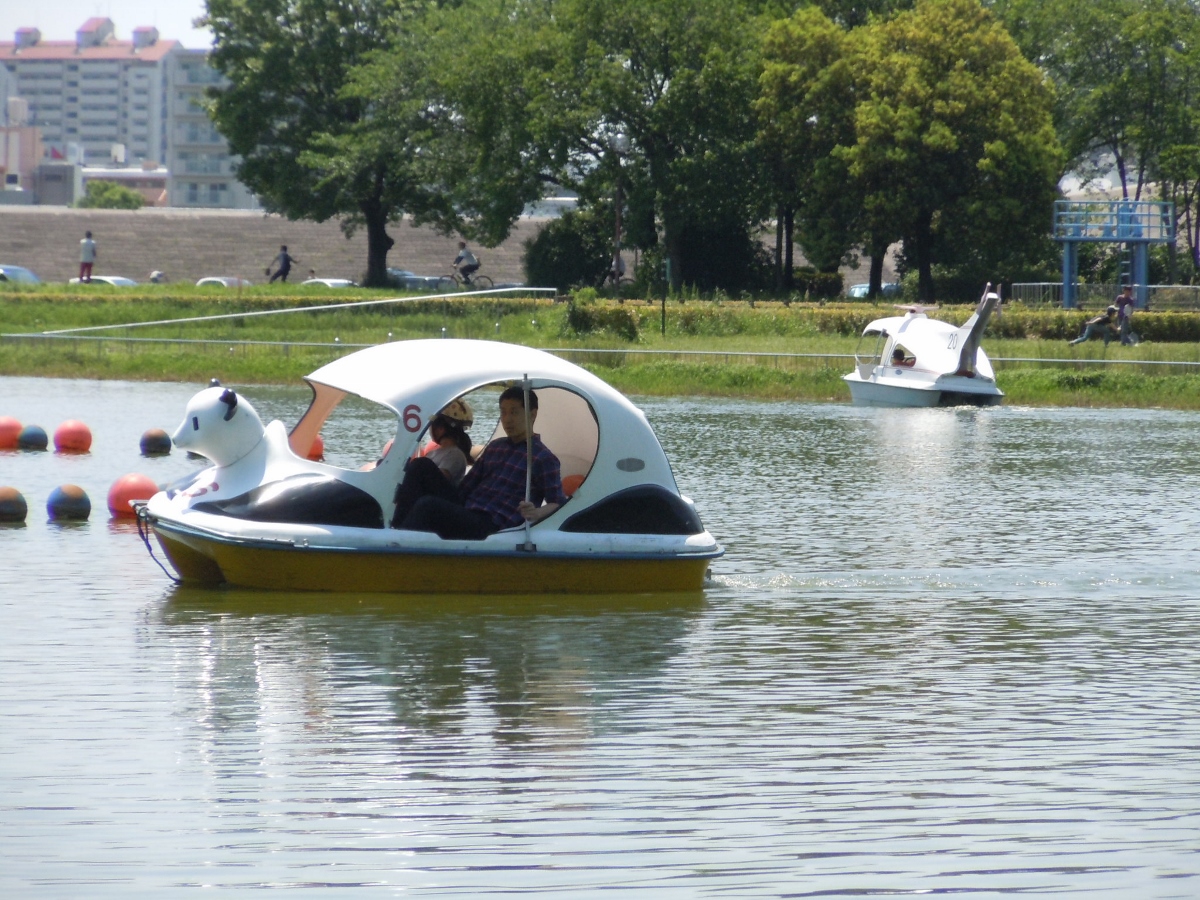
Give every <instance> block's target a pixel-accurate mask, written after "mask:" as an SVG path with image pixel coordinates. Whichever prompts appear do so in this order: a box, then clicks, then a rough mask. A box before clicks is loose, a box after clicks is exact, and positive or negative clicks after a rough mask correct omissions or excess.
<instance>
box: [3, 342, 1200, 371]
mask: <svg viewBox="0 0 1200 900" xmlns="http://www.w3.org/2000/svg"><path fill="white" fill-rule="evenodd" d="M21 342H29V343H38V342H58V343H63V342H68V343H73V344H75V345H76V346H77V348H78V349H81V350H82V349H83V348H84V347H86V348H88V351H89V352H91V353H94V354H96V355H97V356H99V355H102V354H104V353H107V352H109V351H110V350H115V351H117V352H126V353H133V352H136V350H137V349H138V348H139V347H144V346H147V345H152V344H157V345H162V346H166V347H174V348H176V349H177V350H179V351H181V352H189V351H194V352H200V353H210V354H212V353H219V354H221V355H228V354H230V353H234V354H239V355H245V354H255V353H278V354H280V355H281V356H285V357H286V356H290V355H291V353H292V351H293V350H295V351H312V350H328V351H330V356H329V358H330V359H334V358H336V357H337V356H340V355H342V354H344V353H346V352H347V351H352V350H361V349H363V348H364V347H372V346H375V345H374V344H357V343H349V342H332V343H322V342H316V341H222V340H217V339H213V338H137V337H117V336H115V335H104V336H100V335H90V334H89V335H78V334H44V333H32V334H0V344H3V343H21ZM541 349H542V350H544V351H545V352H546V353H552V354H554V355H555V356H559V357H562V358H563V359H566V360H569V361H572V362H575V363H577V364H580V365H588V364H590V365H603V366H610V367H620V366H625V365H629V364H631V363H635V362H640V361H643V360H648V359H655V360H664V359H665V360H674V361H677V362H703V363H716V364H721V365H755V366H770V367H772V368H776V369H788V370H793V371H804V370H813V369H836V370H838V371H843V372H849V371H850V370H851V369H852V368H853V367H854V354H853V353H755V352H749V351H738V350H730V351H722V350H639V349H615V350H606V349H593V348H588V347H543V348H541ZM989 358H990V359H991V362H992V364H993V366H995V368H997V369H1004V368H1009V367H1019V366H1038V367H1047V368H1076V369H1086V368H1091V367H1094V366H1116V367H1118V368H1130V367H1141V368H1142V369H1143V370H1144V371H1146V372H1163V371H1164V370H1168V369H1175V370H1179V371H1187V372H1200V361H1189V360H1144V359H1143V360H1139V359H1103V358H1101V359H1073V358H1069V357H1068V358H1059V357H1045V358H1042V357H1023V356H1014V357H1004V356H999V357H997V356H992V357H989Z"/></svg>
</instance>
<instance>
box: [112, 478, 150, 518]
mask: <svg viewBox="0 0 1200 900" xmlns="http://www.w3.org/2000/svg"><path fill="white" fill-rule="evenodd" d="M157 493H158V485H156V484H155V483H154V479H152V478H150V477H149V476H147V475H139V474H138V473H137V472H131V473H130V474H128V475H122V476H121V477H120V478H118V479H117V480H116V481H114V482H113V484H112V487H110V488H109V489H108V511H109V512H110V513H112V514H113V517H114V518H117V519H136V518H137V513H136V512H134V510H133V507H132V506H131V505H130V503H131V502H132V501H134V500H149V499H150V498H151V497H153V496H154V495H155V494H157Z"/></svg>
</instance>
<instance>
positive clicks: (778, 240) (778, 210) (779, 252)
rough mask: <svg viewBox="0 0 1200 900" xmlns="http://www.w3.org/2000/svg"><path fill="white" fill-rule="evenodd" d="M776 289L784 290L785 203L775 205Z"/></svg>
mask: <svg viewBox="0 0 1200 900" xmlns="http://www.w3.org/2000/svg"><path fill="white" fill-rule="evenodd" d="M775 290H776V291H782V290H783V204H782V203H779V204H777V205H776V206H775Z"/></svg>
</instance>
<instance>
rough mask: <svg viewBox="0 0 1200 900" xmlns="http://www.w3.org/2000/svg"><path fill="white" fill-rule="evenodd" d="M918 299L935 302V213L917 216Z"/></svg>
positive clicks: (923, 301)
mask: <svg viewBox="0 0 1200 900" xmlns="http://www.w3.org/2000/svg"><path fill="white" fill-rule="evenodd" d="M913 242H914V243H915V244H916V248H915V249H916V251H917V252H916V257H917V299H918V300H920V301H921V302H922V303H932V302H933V214H932V213H930V212H922V213H921V214H920V216H919V217H918V218H917V233H916V235H915V236H914V239H913Z"/></svg>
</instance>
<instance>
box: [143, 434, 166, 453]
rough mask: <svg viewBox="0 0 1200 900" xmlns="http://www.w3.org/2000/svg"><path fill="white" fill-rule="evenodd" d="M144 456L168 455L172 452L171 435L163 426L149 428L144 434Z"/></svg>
mask: <svg viewBox="0 0 1200 900" xmlns="http://www.w3.org/2000/svg"><path fill="white" fill-rule="evenodd" d="M140 446H141V449H142V456H167V455H168V454H169V453H170V452H171V436H170V435H169V434H167V433H166V432H165V431H163V430H162V429H161V428H149V429H147V430H146V431H145V433H143V434H142V440H141V443H140Z"/></svg>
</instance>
